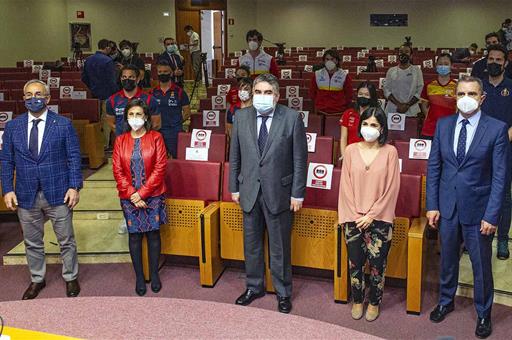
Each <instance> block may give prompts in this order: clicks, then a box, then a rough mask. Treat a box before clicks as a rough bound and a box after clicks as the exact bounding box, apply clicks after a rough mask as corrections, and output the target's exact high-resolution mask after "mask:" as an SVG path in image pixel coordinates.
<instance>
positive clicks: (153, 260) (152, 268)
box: [146, 230, 162, 293]
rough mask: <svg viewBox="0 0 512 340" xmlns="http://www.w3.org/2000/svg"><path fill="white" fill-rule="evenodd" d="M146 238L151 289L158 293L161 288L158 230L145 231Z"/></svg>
mask: <svg viewBox="0 0 512 340" xmlns="http://www.w3.org/2000/svg"><path fill="white" fill-rule="evenodd" d="M146 236H147V238H148V251H149V273H150V277H151V290H152V291H153V292H154V293H158V292H159V291H160V290H161V289H162V282H161V281H160V275H159V274H158V264H159V260H160V251H161V242H160V230H154V231H150V232H148V233H146Z"/></svg>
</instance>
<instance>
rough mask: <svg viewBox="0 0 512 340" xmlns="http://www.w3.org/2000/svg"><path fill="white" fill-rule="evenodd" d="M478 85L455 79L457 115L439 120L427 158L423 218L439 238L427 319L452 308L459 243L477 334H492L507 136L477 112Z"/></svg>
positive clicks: (498, 123)
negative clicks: (469, 275) (433, 303)
mask: <svg viewBox="0 0 512 340" xmlns="http://www.w3.org/2000/svg"><path fill="white" fill-rule="evenodd" d="M482 89H483V87H482V82H481V81H480V79H478V78H474V77H464V78H462V79H461V80H459V83H458V85H457V91H456V94H457V108H458V114H456V115H452V116H449V117H446V118H444V119H442V120H440V121H439V122H438V124H437V129H436V132H435V135H434V140H433V143H432V149H431V152H430V157H429V160H428V171H427V218H428V222H429V224H430V225H431V226H432V227H434V228H438V227H439V235H440V237H441V273H440V298H439V304H438V305H437V307H436V308H435V309H434V310H433V311H432V313H431V314H430V320H431V321H432V322H436V323H437V322H441V321H443V320H444V318H445V316H446V315H447V314H448V313H450V312H451V311H453V309H454V297H455V292H456V290H457V286H458V278H459V257H460V249H461V242H462V241H463V242H464V245H465V247H466V249H467V251H468V253H469V257H470V260H471V263H472V266H473V279H474V303H475V308H476V312H477V315H478V321H477V327H476V331H475V334H476V336H478V337H480V338H486V337H488V336H489V335H490V334H491V333H492V325H491V308H492V302H493V296H494V293H493V278H492V265H491V258H492V239H493V234H494V233H495V232H496V226H497V225H498V222H499V220H500V211H501V207H502V200H503V195H504V191H505V189H506V186H505V182H506V178H507V171H508V169H507V168H506V164H507V161H506V160H507V157H508V135H507V126H506V124H505V123H503V122H501V121H499V120H497V119H494V118H491V117H490V116H487V115H485V113H484V112H482V111H481V110H480V105H481V104H482V102H483V100H484V97H485V96H484V94H483V90H482Z"/></svg>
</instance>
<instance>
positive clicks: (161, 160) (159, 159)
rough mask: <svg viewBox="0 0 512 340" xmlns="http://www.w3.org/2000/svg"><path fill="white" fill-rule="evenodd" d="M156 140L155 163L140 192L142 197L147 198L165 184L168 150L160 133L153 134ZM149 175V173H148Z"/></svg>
mask: <svg viewBox="0 0 512 340" xmlns="http://www.w3.org/2000/svg"><path fill="white" fill-rule="evenodd" d="M153 136H154V137H153V138H154V142H155V153H156V157H155V164H154V166H153V171H152V172H151V173H150V174H149V176H148V177H147V180H146V183H144V184H143V185H142V186H141V187H140V189H139V191H138V193H139V195H140V197H141V198H142V199H146V198H148V197H149V195H151V193H153V192H154V191H155V190H156V189H157V188H158V187H161V186H163V185H165V184H164V179H165V172H166V169H167V151H166V148H165V144H164V139H163V137H162V135H161V134H160V133H155V134H154V135H153ZM146 175H147V174H146Z"/></svg>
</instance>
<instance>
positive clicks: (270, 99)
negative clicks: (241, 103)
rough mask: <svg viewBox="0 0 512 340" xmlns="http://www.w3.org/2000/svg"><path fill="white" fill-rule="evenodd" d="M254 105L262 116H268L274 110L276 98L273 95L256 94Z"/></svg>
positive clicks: (253, 98) (253, 100) (253, 99)
mask: <svg viewBox="0 0 512 340" xmlns="http://www.w3.org/2000/svg"><path fill="white" fill-rule="evenodd" d="M252 105H253V106H254V108H255V109H256V111H258V113H259V114H260V115H267V114H269V113H270V112H272V110H273V109H274V96H273V95H271V94H255V95H254V96H253V97H252Z"/></svg>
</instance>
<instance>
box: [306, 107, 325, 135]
mask: <svg viewBox="0 0 512 340" xmlns="http://www.w3.org/2000/svg"><path fill="white" fill-rule="evenodd" d="M323 123H324V116H322V115H315V114H313V113H312V112H310V113H309V116H308V127H307V128H306V131H307V132H313V133H316V134H317V136H322V133H323Z"/></svg>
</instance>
